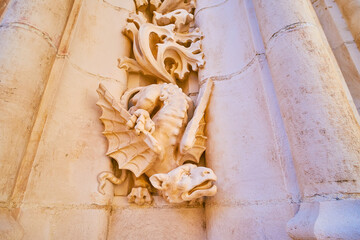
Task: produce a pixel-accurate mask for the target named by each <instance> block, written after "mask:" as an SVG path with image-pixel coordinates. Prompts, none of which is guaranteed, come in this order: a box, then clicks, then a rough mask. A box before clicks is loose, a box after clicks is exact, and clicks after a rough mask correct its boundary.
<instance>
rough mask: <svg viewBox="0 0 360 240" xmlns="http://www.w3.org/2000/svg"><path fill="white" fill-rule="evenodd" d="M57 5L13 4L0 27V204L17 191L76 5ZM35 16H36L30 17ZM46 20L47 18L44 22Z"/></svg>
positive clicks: (40, 3)
mask: <svg viewBox="0 0 360 240" xmlns="http://www.w3.org/2000/svg"><path fill="white" fill-rule="evenodd" d="M57 3H58V4H59V5H61V8H59V7H58V6H57V5H52V6H49V4H50V2H49V1H30V2H24V1H12V2H11V4H10V5H9V6H8V8H7V11H6V13H5V14H4V15H3V17H2V21H1V23H0V42H1V47H0V69H1V70H0V71H1V80H0V82H1V85H0V87H1V90H0V91H1V101H2V103H1V111H2V113H3V114H1V120H0V121H1V125H2V128H1V131H2V134H1V140H0V142H1V143H0V149H1V150H0V159H1V160H0V169H1V170H0V171H1V173H0V176H1V194H0V195H1V197H0V199H1V201H6V200H7V199H8V198H9V195H10V193H11V191H12V188H13V187H14V183H15V179H16V173H17V171H18V168H19V164H20V162H21V160H22V157H23V154H24V151H25V149H26V145H27V140H28V138H29V136H30V132H31V128H32V125H33V123H34V120H35V114H36V112H37V109H38V105H39V103H40V98H41V96H42V93H43V90H44V88H45V84H46V82H47V78H48V76H49V72H50V69H51V65H52V62H53V60H54V57H55V54H56V51H57V46H58V38H59V37H60V36H61V34H62V31H63V29H64V26H65V23H66V19H67V16H68V14H69V10H70V8H71V5H72V1H70V0H66V1H58V2H57ZM35 12H36V13H37V15H31V13H35ZM42 14H44V15H42ZM42 16H46V18H48V20H47V21H43V20H42ZM25 20H26V21H25ZM50 29H51V30H50ZM47 31H49V33H47ZM13 146H18V148H14V147H13Z"/></svg>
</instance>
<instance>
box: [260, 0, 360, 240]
mask: <svg viewBox="0 0 360 240" xmlns="http://www.w3.org/2000/svg"><path fill="white" fill-rule="evenodd" d="M254 5H255V11H256V15H257V18H258V21H259V26H260V31H261V35H262V39H263V42H264V44H265V49H266V57H267V59H268V61H269V67H270V72H271V75H272V78H273V81H274V85H275V90H276V95H277V98H278V101H279V103H280V110H281V114H282V117H283V119H284V122H285V128H286V132H287V134H288V137H289V141H290V147H291V150H292V156H293V158H294V164H295V169H296V174H297V177H298V182H299V185H300V190H301V194H302V203H301V206H300V210H299V212H298V213H297V214H296V216H295V217H294V218H292V219H291V220H290V221H289V222H288V233H289V235H290V236H291V237H293V238H295V239H328V238H330V239H337V238H340V239H359V238H360V228H359V221H360V213H359V206H360V200H358V199H359V192H360V162H359V159H360V152H359V149H360V126H359V125H358V123H357V121H356V118H355V113H354V112H353V109H352V108H351V106H350V104H349V101H348V100H347V98H346V94H345V90H344V88H343V84H342V82H343V77H342V75H341V74H340V71H339V68H338V66H337V64H336V63H335V61H333V55H332V52H331V50H330V48H329V46H328V43H327V42H326V41H325V40H324V39H325V38H324V36H323V32H322V30H321V27H320V26H319V23H318V20H317V19H316V15H315V13H314V10H313V8H312V6H311V3H310V1H308V0H299V1H287V0H276V1H275V0H266V1H263V0H254Z"/></svg>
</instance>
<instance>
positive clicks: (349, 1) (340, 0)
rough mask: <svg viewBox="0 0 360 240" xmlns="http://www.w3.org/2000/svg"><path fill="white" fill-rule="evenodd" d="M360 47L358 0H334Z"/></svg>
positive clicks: (359, 3) (359, 10)
mask: <svg viewBox="0 0 360 240" xmlns="http://www.w3.org/2000/svg"><path fill="white" fill-rule="evenodd" d="M336 3H337V4H338V5H339V7H340V9H341V11H342V13H343V15H344V18H345V19H346V21H347V23H348V27H349V29H350V31H351V33H352V35H353V36H354V39H355V42H356V44H357V46H358V48H360V0H336Z"/></svg>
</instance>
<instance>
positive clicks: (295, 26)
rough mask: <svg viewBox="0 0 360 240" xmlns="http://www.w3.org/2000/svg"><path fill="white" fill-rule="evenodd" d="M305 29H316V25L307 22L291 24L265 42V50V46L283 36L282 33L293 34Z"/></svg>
mask: <svg viewBox="0 0 360 240" xmlns="http://www.w3.org/2000/svg"><path fill="white" fill-rule="evenodd" d="M305 27H315V28H317V26H316V25H314V24H312V23H309V22H296V23H292V24H290V25H286V26H285V27H283V28H281V29H279V30H278V31H276V32H275V33H274V34H273V35H272V36H271V37H270V38H269V40H268V41H267V42H266V44H265V46H266V47H265V48H268V47H267V46H268V45H269V43H270V42H272V41H273V40H274V39H276V38H277V37H279V36H281V35H283V34H284V33H288V32H293V31H297V30H299V29H302V28H305Z"/></svg>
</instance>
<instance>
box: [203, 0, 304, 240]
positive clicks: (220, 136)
mask: <svg viewBox="0 0 360 240" xmlns="http://www.w3.org/2000/svg"><path fill="white" fill-rule="evenodd" d="M220 9H221V10H220ZM231 12H236V13H237V14H235V13H234V14H230V13H231ZM238 12H241V13H242V14H238ZM208 13H209V15H207V14H208ZM218 13H221V14H222V15H221V18H215V17H213V18H211V17H210V16H215V14H218ZM235 16H236V19H233V18H234V17H235ZM202 17H203V18H202ZM228 22H236V25H235V28H236V29H238V30H236V31H233V32H232V33H231V34H230V36H231V37H230V38H227V36H228V35H227V34H224V35H219V34H216V33H215V32H213V28H212V27H215V26H216V28H217V29H221V31H223V32H227V31H232V27H233V25H228ZM197 23H198V24H199V26H200V28H201V29H204V30H203V31H204V34H205V38H204V40H203V42H204V51H205V52H206V53H207V54H206V55H205V59H206V61H207V64H206V65H205V67H204V69H203V70H201V71H200V76H202V79H201V80H203V79H204V78H205V77H206V76H212V79H213V80H214V83H215V86H214V91H213V95H212V98H211V101H210V103H209V109H208V111H207V121H208V125H207V133H208V137H209V140H208V146H207V147H208V148H207V149H208V150H207V151H206V157H207V166H209V167H210V168H212V169H214V171H215V172H216V174H217V176H218V181H217V186H218V194H217V195H216V196H214V197H213V198H211V199H207V203H206V207H205V209H206V222H207V237H208V239H220V238H223V239H259V238H270V239H276V236H281V237H283V236H285V239H286V238H287V237H286V235H287V234H286V231H285V229H282V230H281V226H286V223H287V221H288V219H289V218H290V217H291V216H292V215H293V213H294V212H293V211H294V210H293V208H292V207H290V206H291V205H290V204H289V203H287V202H291V201H297V198H298V196H297V195H298V189H297V183H296V179H295V176H294V174H295V173H294V169H293V166H292V162H291V161H292V159H291V155H290V151H289V147H288V143H287V140H286V133H285V131H284V127H283V123H282V120H281V116H280V112H279V107H278V104H277V102H276V98H275V93H274V89H273V86H272V80H271V77H270V76H269V75H270V74H269V71H268V69H267V64H266V58H265V57H264V54H263V52H264V48H263V46H262V41H259V38H261V36H260V32H259V29H258V26H257V20H256V18H255V15H254V10H253V9H252V4H251V2H250V1H246V2H234V1H226V2H225V3H222V4H219V5H218V6H212V7H209V8H204V9H203V10H202V11H199V12H198V14H197ZM240 29H241V30H240ZM240 32H241V34H240ZM232 34H233V35H232ZM222 40H224V41H225V42H226V44H222V43H223V42H222ZM217 44H218V45H217ZM214 45H215V46H218V47H213V46H214ZM230 59H231V60H230ZM235 106H236V107H235ZM220 116H221V117H220ZM234 146H236V147H234ZM224 166H227V167H224ZM273 202H283V203H284V205H282V207H277V206H275V205H274V204H272V203H273ZM294 206H296V204H294ZM264 209H267V210H266V211H265V210H264ZM268 211H269V212H271V211H273V212H277V214H276V215H272V216H273V217H274V219H272V218H271V217H269V216H270V215H268V214H267V213H268ZM254 212H257V213H256V214H254ZM262 214H264V215H262ZM245 219H246V220H245ZM260 226H268V228H264V227H260ZM260 228H261V230H259V229H260ZM272 229H278V230H277V231H273V230H272Z"/></svg>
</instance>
